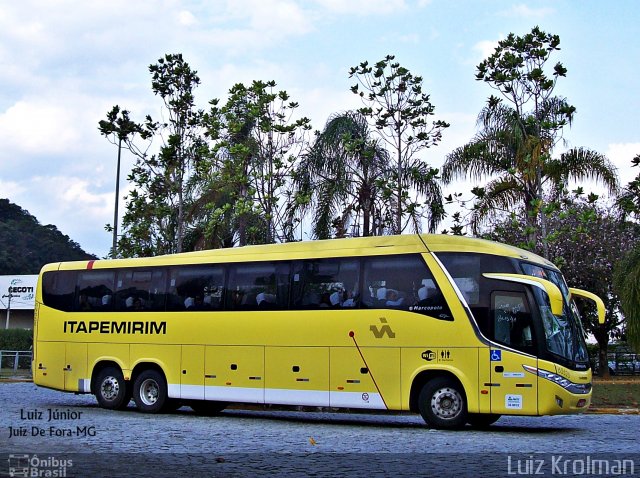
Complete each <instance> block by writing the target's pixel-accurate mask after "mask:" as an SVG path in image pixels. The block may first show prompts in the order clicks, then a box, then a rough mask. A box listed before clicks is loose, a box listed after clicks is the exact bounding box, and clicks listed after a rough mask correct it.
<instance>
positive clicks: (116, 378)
mask: <svg viewBox="0 0 640 478" xmlns="http://www.w3.org/2000/svg"><path fill="white" fill-rule="evenodd" d="M94 393H95V396H96V399H97V400H98V405H100V407H102V408H107V409H110V410H124V409H125V408H127V405H129V402H130V401H131V394H130V389H129V387H128V384H127V382H126V381H125V380H124V376H123V375H122V372H121V371H120V369H119V368H117V367H105V368H103V369H102V370H100V371H99V372H98V375H97V376H96V380H95V387H94Z"/></svg>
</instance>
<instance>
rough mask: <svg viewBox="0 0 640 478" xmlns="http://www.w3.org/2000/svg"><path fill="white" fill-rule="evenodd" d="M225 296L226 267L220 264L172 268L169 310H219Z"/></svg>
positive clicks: (168, 300) (168, 299) (168, 296)
mask: <svg viewBox="0 0 640 478" xmlns="http://www.w3.org/2000/svg"><path fill="white" fill-rule="evenodd" d="M223 297H224V268H223V267H222V266H218V265H198V266H181V267H173V268H171V273H170V279H169V293H168V294H167V310H174V311H176V310H194V311H199V310H219V309H220V308H222V300H223Z"/></svg>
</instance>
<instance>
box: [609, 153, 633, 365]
mask: <svg viewBox="0 0 640 478" xmlns="http://www.w3.org/2000/svg"><path fill="white" fill-rule="evenodd" d="M631 162H632V166H633V167H637V166H638V165H640V154H639V155H637V156H636V157H635V158H633V160H632V161H631ZM618 207H619V208H620V209H621V211H622V213H623V215H622V217H623V218H626V217H632V218H635V219H636V220H640V174H638V176H636V178H635V179H634V180H633V181H631V182H629V184H627V186H626V187H625V188H624V190H623V191H622V193H621V194H620V196H619V197H618ZM637 232H638V233H637V235H636V241H635V246H634V247H633V249H632V250H630V251H628V252H627V253H626V254H625V255H624V256H623V258H622V259H621V260H620V262H618V264H617V266H616V268H615V270H614V274H613V280H614V284H615V287H616V291H617V293H618V295H619V296H620V303H621V307H622V311H623V312H624V315H625V317H626V319H627V327H626V338H627V342H629V344H630V345H631V346H632V347H633V348H634V349H635V350H636V352H638V353H640V230H638V231H637Z"/></svg>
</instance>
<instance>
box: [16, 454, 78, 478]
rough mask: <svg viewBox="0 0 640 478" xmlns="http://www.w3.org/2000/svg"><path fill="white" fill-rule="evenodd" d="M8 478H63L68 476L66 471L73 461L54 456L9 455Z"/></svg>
mask: <svg viewBox="0 0 640 478" xmlns="http://www.w3.org/2000/svg"><path fill="white" fill-rule="evenodd" d="M8 461H9V476H12V477H13V476H16V477H18V476H19V477H31V476H49V477H54V478H64V477H66V476H69V475H68V474H67V471H68V470H67V469H68V468H71V467H72V466H73V460H68V459H63V458H58V457H55V456H47V457H39V456H38V455H33V456H30V455H9V460H8Z"/></svg>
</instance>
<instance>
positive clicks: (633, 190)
mask: <svg viewBox="0 0 640 478" xmlns="http://www.w3.org/2000/svg"><path fill="white" fill-rule="evenodd" d="M631 166H632V167H638V166H640V154H638V155H636V157H635V158H633V159H632V160H631ZM617 204H618V208H619V209H620V211H621V212H622V213H623V215H625V216H630V217H634V218H636V219H637V220H639V221H640V174H638V175H637V176H636V178H635V179H634V180H633V181H631V182H629V184H627V185H626V186H625V187H624V190H623V191H621V193H620V195H619V196H618V200H617Z"/></svg>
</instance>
